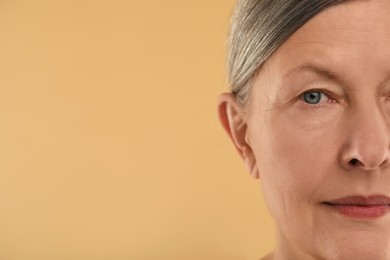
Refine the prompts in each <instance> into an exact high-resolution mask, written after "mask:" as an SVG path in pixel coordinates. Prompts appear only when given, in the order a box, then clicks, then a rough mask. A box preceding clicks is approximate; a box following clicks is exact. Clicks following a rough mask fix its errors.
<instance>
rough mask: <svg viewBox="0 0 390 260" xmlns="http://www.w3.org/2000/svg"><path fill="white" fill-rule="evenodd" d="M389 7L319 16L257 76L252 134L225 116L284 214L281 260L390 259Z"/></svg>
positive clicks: (279, 220) (364, 5) (361, 4)
mask: <svg viewBox="0 0 390 260" xmlns="http://www.w3.org/2000/svg"><path fill="white" fill-rule="evenodd" d="M389 14H390V1H388V0H382V1H351V2H348V3H343V4H341V5H337V6H334V7H331V8H330V9H328V10H325V11H324V12H322V13H320V14H318V15H317V16H315V17H314V18H312V19H311V20H310V21H309V22H308V23H306V24H305V25H304V26H303V27H302V28H300V29H299V30H298V31H297V32H296V33H295V34H293V35H292V36H291V37H290V38H289V39H288V40H287V41H286V42H285V43H284V44H283V45H282V46H281V47H280V48H279V49H278V50H277V51H276V52H275V53H274V54H273V55H272V57H271V58H270V59H269V60H268V61H267V62H266V64H265V65H264V66H263V68H262V70H261V71H260V72H259V73H258V75H257V76H256V78H255V81H254V85H253V89H252V93H251V96H250V102H249V107H248V114H247V120H246V128H245V133H244V135H245V136H244V137H243V138H241V139H242V140H244V141H242V140H241V141H240V132H239V130H237V131H235V130H234V128H235V127H236V126H237V125H238V124H236V122H238V121H237V120H236V117H235V114H234V113H233V112H227V114H229V113H230V116H229V115H225V116H226V117H225V119H226V120H227V121H229V123H228V124H230V128H229V127H227V125H225V128H226V129H227V130H228V132H229V133H230V135H231V136H232V139H233V140H234V142H235V143H236V146H237V148H238V150H239V151H240V152H241V155H242V156H243V157H244V159H245V162H246V164H247V165H248V167H249V168H250V169H251V171H252V172H255V173H254V174H255V175H256V174H258V175H259V178H260V182H261V185H262V189H263V192H264V197H265V200H266V203H267V205H268V208H269V210H270V213H271V215H272V216H273V218H274V219H275V221H276V225H277V227H278V229H277V236H278V243H277V245H278V246H277V249H276V251H275V257H276V259H312V258H311V257H314V259H322V258H323V259H390V214H389V213H387V212H388V210H389V205H388V204H389V203H390V199H387V200H386V199H385V198H383V197H378V196H386V197H388V198H390V165H389V164H390V148H389V146H390V15H389ZM221 100H224V101H222V102H221V104H222V106H221V107H223V108H228V107H230V108H234V107H236V106H235V105H234V104H232V101H231V100H230V101H229V99H223V98H222V99H221ZM227 110H229V109H227ZM231 110H232V109H230V111H231ZM222 114H223V113H222ZM223 120H224V118H223V115H222V121H223ZM243 142H245V144H243ZM373 196H375V197H373ZM340 199H341V201H340ZM363 204H364V205H363Z"/></svg>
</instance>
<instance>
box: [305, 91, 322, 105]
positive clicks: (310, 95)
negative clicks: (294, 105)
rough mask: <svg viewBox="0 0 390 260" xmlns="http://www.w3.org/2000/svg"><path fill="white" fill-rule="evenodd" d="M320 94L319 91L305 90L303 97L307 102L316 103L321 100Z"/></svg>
mask: <svg viewBox="0 0 390 260" xmlns="http://www.w3.org/2000/svg"><path fill="white" fill-rule="evenodd" d="M321 94H322V93H321V92H319V91H312V92H306V93H304V95H303V99H304V100H305V102H307V103H309V104H313V105H314V104H318V103H319V102H320V101H321Z"/></svg>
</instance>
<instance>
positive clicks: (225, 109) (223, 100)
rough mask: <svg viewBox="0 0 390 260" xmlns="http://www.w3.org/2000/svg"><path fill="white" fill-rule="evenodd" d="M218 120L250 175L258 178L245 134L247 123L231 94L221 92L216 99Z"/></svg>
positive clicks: (251, 151)
mask: <svg viewBox="0 0 390 260" xmlns="http://www.w3.org/2000/svg"><path fill="white" fill-rule="evenodd" d="M218 115H219V120H220V122H221V124H222V126H223V128H224V129H225V131H226V133H227V134H228V136H229V137H230V139H231V140H232V142H233V144H234V146H235V147H236V150H237V151H238V153H239V154H240V156H241V158H242V159H243V160H244V163H245V165H246V167H247V168H248V171H249V172H250V175H251V176H252V177H253V178H255V179H257V178H259V173H258V169H257V166H256V159H255V156H254V154H253V150H252V148H251V146H250V143H249V141H248V136H247V134H248V133H247V125H246V122H245V119H244V118H243V115H242V113H240V107H239V105H238V104H237V102H236V100H235V98H234V96H233V94H231V93H223V94H221V95H220V97H219V100H218Z"/></svg>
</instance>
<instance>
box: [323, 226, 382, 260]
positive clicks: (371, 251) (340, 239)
mask: <svg viewBox="0 0 390 260" xmlns="http://www.w3.org/2000/svg"><path fill="white" fill-rule="evenodd" d="M353 233H354V234H343V235H338V236H336V237H333V239H328V241H327V242H325V243H323V244H322V245H321V246H322V248H323V249H325V251H326V252H323V253H324V254H322V256H323V257H319V259H322V258H323V259H327V260H328V259H329V260H349V259H353V260H373V259H375V260H390V244H389V242H390V241H389V237H390V236H389V235H387V236H384V234H378V233H376V234H375V233H370V232H361V231H360V232H359V231H358V232H353Z"/></svg>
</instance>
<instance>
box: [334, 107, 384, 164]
mask: <svg viewBox="0 0 390 260" xmlns="http://www.w3.org/2000/svg"><path fill="white" fill-rule="evenodd" d="M387 120H388V119H386V118H385V116H384V115H383V114H382V113H381V112H380V111H379V110H375V109H372V108H371V109H367V108H366V109H360V112H359V113H355V114H354V116H352V117H350V118H349V120H348V121H347V122H346V123H347V124H349V126H347V128H346V129H348V130H349V131H348V133H347V136H348V137H347V140H348V141H347V142H346V143H345V146H344V149H343V151H342V153H341V164H342V166H343V167H344V168H345V169H347V170H349V171H350V170H362V171H376V170H379V169H380V168H384V167H386V166H387V165H389V164H390V143H389V142H390V134H389V126H388V123H387V122H386V121H387Z"/></svg>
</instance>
